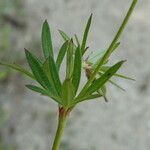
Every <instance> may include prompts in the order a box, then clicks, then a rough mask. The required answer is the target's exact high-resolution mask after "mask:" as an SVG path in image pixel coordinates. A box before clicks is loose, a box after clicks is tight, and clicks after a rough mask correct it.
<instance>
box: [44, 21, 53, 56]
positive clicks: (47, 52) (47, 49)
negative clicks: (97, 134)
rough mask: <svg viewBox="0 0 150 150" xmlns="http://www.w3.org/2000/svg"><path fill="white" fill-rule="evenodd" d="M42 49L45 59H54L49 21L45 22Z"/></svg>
mask: <svg viewBox="0 0 150 150" xmlns="http://www.w3.org/2000/svg"><path fill="white" fill-rule="evenodd" d="M42 47H43V53H44V56H45V58H48V57H49V56H52V57H53V46H52V39H51V33H50V28H49V25H48V22H47V20H45V22H44V23H43V27H42Z"/></svg>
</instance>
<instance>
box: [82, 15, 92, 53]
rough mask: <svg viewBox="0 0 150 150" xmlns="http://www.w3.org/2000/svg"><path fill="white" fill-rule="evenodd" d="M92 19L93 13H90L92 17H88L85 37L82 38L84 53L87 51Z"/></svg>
mask: <svg viewBox="0 0 150 150" xmlns="http://www.w3.org/2000/svg"><path fill="white" fill-rule="evenodd" d="M91 21H92V14H91V15H90V17H89V19H88V22H87V24H86V28H85V31H84V35H83V39H82V45H81V52H82V55H83V54H84V53H85V48H86V41H87V37H88V33H89V29H90V26H91Z"/></svg>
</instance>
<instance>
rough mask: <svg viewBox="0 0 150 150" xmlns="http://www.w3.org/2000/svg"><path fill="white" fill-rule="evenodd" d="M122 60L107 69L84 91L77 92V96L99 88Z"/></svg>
mask: <svg viewBox="0 0 150 150" xmlns="http://www.w3.org/2000/svg"><path fill="white" fill-rule="evenodd" d="M123 63H124V61H120V62H118V63H116V64H115V65H114V66H112V67H111V68H110V69H109V70H107V71H106V72H105V73H104V74H103V75H102V76H101V77H100V78H98V79H96V80H95V81H94V83H93V84H91V85H90V87H88V88H87V89H86V90H85V91H84V92H81V93H80V94H79V97H80V96H82V95H85V94H88V95H90V94H92V93H94V92H95V91H97V90H98V89H100V88H101V87H102V86H103V85H104V84H105V83H106V82H107V81H108V80H109V79H110V78H111V77H112V76H113V75H114V74H115V73H116V72H117V71H118V69H119V68H120V67H121V65H122V64H123Z"/></svg>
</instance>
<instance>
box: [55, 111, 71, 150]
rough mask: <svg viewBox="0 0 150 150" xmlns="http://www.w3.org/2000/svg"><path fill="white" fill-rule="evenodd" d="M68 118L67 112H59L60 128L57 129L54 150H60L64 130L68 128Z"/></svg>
mask: <svg viewBox="0 0 150 150" xmlns="http://www.w3.org/2000/svg"><path fill="white" fill-rule="evenodd" d="M67 118H68V115H67V114H66V113H65V112H63V113H61V112H59V119H58V127H57V131H56V135H55V139H54V143H53V147H52V150H59V147H60V143H61V139H62V135H63V132H64V128H65V126H66V122H67Z"/></svg>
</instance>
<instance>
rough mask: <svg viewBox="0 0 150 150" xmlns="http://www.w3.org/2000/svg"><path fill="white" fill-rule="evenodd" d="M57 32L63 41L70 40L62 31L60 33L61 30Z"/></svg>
mask: <svg viewBox="0 0 150 150" xmlns="http://www.w3.org/2000/svg"><path fill="white" fill-rule="evenodd" d="M58 31H59V33H60V35H61V36H62V38H63V39H64V41H69V40H70V38H69V36H68V35H67V34H66V33H65V32H64V31H62V30H58Z"/></svg>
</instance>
